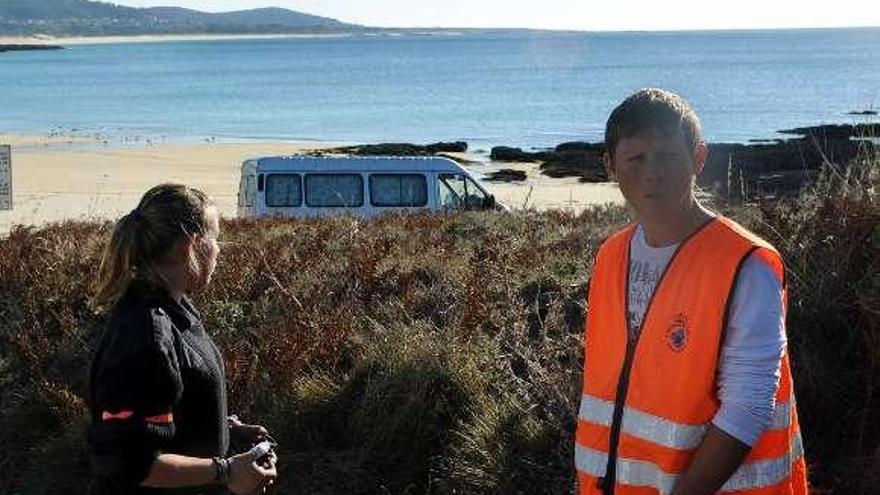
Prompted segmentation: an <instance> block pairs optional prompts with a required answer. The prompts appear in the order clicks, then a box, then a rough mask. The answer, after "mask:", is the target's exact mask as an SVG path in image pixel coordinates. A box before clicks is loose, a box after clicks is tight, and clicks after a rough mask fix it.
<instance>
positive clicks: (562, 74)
mask: <svg viewBox="0 0 880 495" xmlns="http://www.w3.org/2000/svg"><path fill="white" fill-rule="evenodd" d="M644 86H660V87H666V88H669V89H672V90H675V91H678V92H680V93H682V94H684V95H685V96H686V97H688V98H689V99H690V100H691V101H692V102H693V104H694V105H695V106H696V108H697V110H698V112H699V113H700V115H701V116H702V118H703V123H704V128H705V132H706V135H707V137H708V138H709V139H710V140H712V141H740V142H742V141H746V140H748V139H753V138H773V137H778V136H777V135H775V134H774V133H775V131H776V130H779V129H784V128H790V127H798V126H804V125H814V124H820V123H855V122H863V121H866V120H870V119H871V118H870V117H867V118H866V117H854V116H849V115H847V112H849V111H852V110H864V109H868V108H875V109H877V108H878V107H880V28H877V29H841V30H795V31H739V32H703V33H655V34H647V33H614V34H566V33H552V34H534V33H532V34H523V33H506V34H503V35H502V34H481V35H476V34H468V35H459V36H417V35H408V36H399V37H349V38H310V39H309V38H307V39H271V40H213V41H187V42H165V43H128V44H110V45H79V46H71V47H70V48H68V49H67V50H62V51H51V52H12V53H5V54H0V132H11V131H15V132H41V133H42V132H47V131H49V130H50V129H53V128H59V127H60V128H63V129H68V130H69V129H72V128H73V129H77V130H78V131H81V132H90V133H103V134H109V135H128V136H131V135H144V136H155V137H160V136H164V137H168V138H182V139H191V138H195V139H201V138H205V137H209V136H214V137H217V138H219V139H267V140H269V139H272V140H274V139H291V140H309V139H314V140H327V141H347V142H377V141H409V142H429V141H430V142H433V141H438V140H466V141H469V142H470V143H471V144H472V146H476V147H480V146H490V145H494V144H513V145H518V146H527V147H528V146H531V147H541V146H552V145H555V144H557V143H559V142H562V141H568V140H576V139H586V140H591V141H592V140H600V139H601V136H602V131H603V126H604V122H605V119H606V117H607V115H608V113H609V112H610V110H611V109H612V108H613V107H614V105H615V104H616V103H617V102H618V101H619V100H620V99H622V98H623V97H624V96H626V95H627V94H628V93H630V92H631V91H633V90H635V89H637V88H639V87H644ZM873 119H874V120H876V117H874V118H873Z"/></svg>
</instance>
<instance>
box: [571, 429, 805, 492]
mask: <svg viewBox="0 0 880 495" xmlns="http://www.w3.org/2000/svg"><path fill="white" fill-rule="evenodd" d="M789 452H790V453H789V454H786V455H783V456H781V457H777V458H775V459H767V460H760V461H753V462H747V463H745V464H743V465H741V466H740V467H739V469H737V470H736V472H735V473H733V476H731V477H730V478H729V479H728V480H727V483H725V484H724V486H723V487H721V492H733V491H737V490H753V489H759V488H764V487H768V486H773V485H775V484H777V483H779V482H781V481H783V480H784V479H786V478H788V477H789V476H790V475H791V470H792V465H793V464H794V463H795V462H797V461H798V460H799V459H800V458H801V456H803V454H804V447H803V441H802V440H801V434H800V431H798V432H797V433H795V435H794V436H793V437H792V439H791V449H790V451H789ZM574 462H575V466H576V467H577V469H578V470H579V471H583V472H584V473H587V474H589V475H590V476H593V477H596V478H599V477H601V476H604V475H605V467H606V463H607V462H608V454H607V453H605V452H600V451H598V450H593V449H591V448H588V447H584V446H583V445H579V444H576V445H575V455H574ZM678 476H679V475H678V474H674V473H667V472H665V471H663V470H661V469H660V468H658V467H657V466H655V465H654V464H652V463H651V462H648V461H641V460H637V459H626V458H623V457H618V458H617V482H618V483H620V484H623V485H631V486H641V487H651V488H655V489H657V490H658V491H659V492H660V493H661V494H667V493H671V492H672V489H673V488H675V482H676V480H677V479H678Z"/></svg>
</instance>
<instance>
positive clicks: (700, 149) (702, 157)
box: [694, 141, 709, 176]
mask: <svg viewBox="0 0 880 495" xmlns="http://www.w3.org/2000/svg"><path fill="white" fill-rule="evenodd" d="M708 156H709V147H708V146H706V143H704V142H702V141H701V142H700V143H698V144H697V147H696V148H695V149H694V175H695V176H698V175H700V173H702V172H703V166H705V165H706V158H707V157H708Z"/></svg>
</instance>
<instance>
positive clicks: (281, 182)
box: [238, 156, 500, 217]
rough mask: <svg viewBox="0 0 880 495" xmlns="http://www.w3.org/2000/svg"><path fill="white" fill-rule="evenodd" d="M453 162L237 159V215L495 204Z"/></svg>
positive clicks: (431, 159) (367, 212) (474, 207)
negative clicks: (239, 175)
mask: <svg viewBox="0 0 880 495" xmlns="http://www.w3.org/2000/svg"><path fill="white" fill-rule="evenodd" d="M499 207H500V206H499V205H498V204H496V201H495V197H494V196H492V195H491V194H489V193H488V192H486V189H485V188H484V187H483V186H482V185H481V184H480V183H479V181H477V180H476V179H475V178H474V177H473V176H472V175H471V174H470V172H468V171H467V170H465V169H464V168H463V167H462V166H461V165H459V164H458V163H456V162H454V161H452V160H450V159H448V158H439V157H316V156H273V157H266V158H257V159H253V160H247V161H245V162H244V163H243V164H242V165H241V183H240V184H239V188H238V216H239V217H261V216H275V215H277V216H291V217H311V216H318V215H339V214H353V215H360V216H364V217H371V216H375V215H378V214H381V213H386V212H399V211H412V210H449V209H454V210H485V209H494V208H499Z"/></svg>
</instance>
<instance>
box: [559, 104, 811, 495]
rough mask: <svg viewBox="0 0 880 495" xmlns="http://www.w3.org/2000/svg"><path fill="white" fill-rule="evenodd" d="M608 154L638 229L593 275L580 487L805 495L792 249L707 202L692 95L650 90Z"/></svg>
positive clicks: (578, 453)
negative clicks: (788, 277) (789, 270)
mask: <svg viewBox="0 0 880 495" xmlns="http://www.w3.org/2000/svg"><path fill="white" fill-rule="evenodd" d="M605 145H606V150H607V152H606V157H605V158H606V165H607V167H608V171H609V174H610V175H611V176H612V177H614V178H616V180H617V182H618V183H619V185H620V190H621V192H622V193H623V196H624V198H625V199H626V201H627V203H628V204H629V205H630V207H631V208H632V209H633V210H634V212H635V222H634V223H633V224H632V225H630V226H628V227H627V228H625V229H623V230H622V231H620V232H618V233H616V234H615V235H613V236H612V237H610V238H609V239H608V240H607V241H606V242H605V243H604V244H603V245H602V247H601V248H600V249H599V252H598V254H597V257H596V265H595V269H594V272H593V276H592V279H591V281H590V294H589V299H588V301H589V308H588V312H587V326H586V335H585V341H586V353H585V359H584V382H583V394H582V397H581V406H580V411H579V417H578V427H577V434H576V441H575V465H576V468H577V475H578V485H579V493H580V494H582V495H584V494H603V495H609V494H619V495H624V494H656V493H660V494H664V495H666V494H673V495H698V494H711V493H716V492H721V493H736V494H761V495H764V494H794V495H806V494H807V482H806V467H805V463H804V455H803V445H802V442H801V435H800V430H799V426H798V420H797V411H796V408H795V401H794V389H793V386H792V379H791V370H790V367H789V362H788V354H787V352H786V338H785V277H784V269H783V265H782V259H781V257H780V256H779V253H778V252H777V251H776V250H775V249H774V248H773V247H772V246H771V245H770V244H768V243H767V242H765V241H764V240H762V239H760V238H759V237H757V236H755V235H754V234H752V233H750V232H748V231H747V230H745V229H744V228H743V227H741V226H739V225H737V224H736V223H734V222H733V221H731V220H729V219H727V218H724V217H722V216H720V215H717V214H715V213H712V212H711V211H709V210H707V209H706V208H704V207H703V206H702V205H700V203H699V202H698V201H697V200H696V198H695V197H694V185H695V181H696V177H697V175H698V174H699V173H700V171H701V170H702V168H703V164H704V162H705V160H706V155H707V153H708V151H707V147H706V144H705V143H704V142H703V139H702V132H701V129H700V122H699V119H698V118H697V116H696V114H695V112H694V111H693V109H692V108H691V107H690V105H689V104H688V103H687V102H686V101H685V100H684V99H683V98H682V97H680V96H678V95H676V94H674V93H670V92H668V91H664V90H658V89H645V90H641V91H638V92H636V93H635V94H633V95H632V96H630V97H629V98H627V99H626V100H625V101H624V102H623V103H621V104H620V105H619V106H618V107H617V108H616V109H615V110H614V112H613V113H612V114H611V117H610V118H609V120H608V124H607V127H606V131H605Z"/></svg>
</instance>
